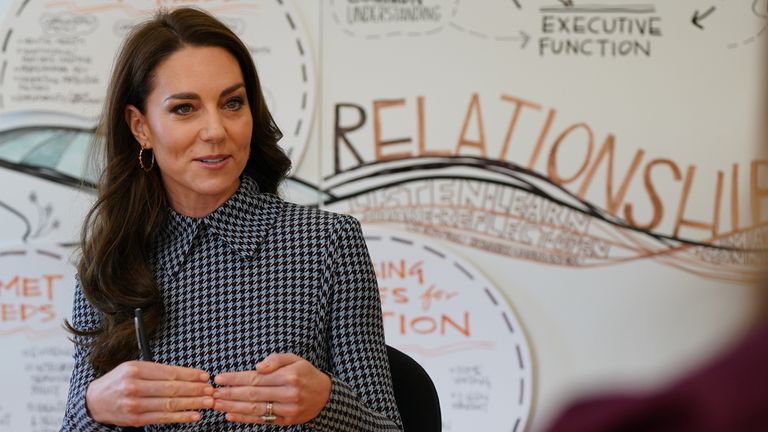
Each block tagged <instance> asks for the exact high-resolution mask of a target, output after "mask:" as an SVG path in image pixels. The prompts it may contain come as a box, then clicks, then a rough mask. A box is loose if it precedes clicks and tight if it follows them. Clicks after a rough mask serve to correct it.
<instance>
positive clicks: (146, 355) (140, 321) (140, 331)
mask: <svg viewBox="0 0 768 432" xmlns="http://www.w3.org/2000/svg"><path fill="white" fill-rule="evenodd" d="M133 325H134V327H136V340H137V341H138V342H139V351H140V352H141V359H142V360H144V361H153V359H152V351H151V350H150V349H149V341H147V332H146V330H144V315H143V313H142V312H141V308H136V309H135V310H134V311H133Z"/></svg>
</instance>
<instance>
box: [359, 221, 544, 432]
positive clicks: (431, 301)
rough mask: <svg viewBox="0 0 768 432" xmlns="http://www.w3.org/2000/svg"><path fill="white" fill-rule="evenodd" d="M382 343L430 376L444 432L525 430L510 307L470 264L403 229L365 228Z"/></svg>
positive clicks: (523, 370) (526, 366) (525, 388)
mask: <svg viewBox="0 0 768 432" xmlns="http://www.w3.org/2000/svg"><path fill="white" fill-rule="evenodd" d="M365 239H366V242H367V243H368V247H369V249H370V252H371V259H372V260H373V264H374V268H375V269H376V277H377V279H378V282H379V293H380V295H381V302H382V307H383V315H384V331H385V333H386V337H387V343H388V344H390V345H392V346H394V347H396V348H398V349H401V350H402V351H404V352H406V353H408V354H409V355H411V356H412V357H413V358H415V359H416V360H417V361H418V362H419V363H420V364H421V365H422V366H424V368H425V369H426V370H427V371H428V372H429V374H430V376H431V377H432V379H433V380H434V381H435V386H436V387H437V392H438V394H439V396H440V404H441V408H442V413H443V430H444V431H454V432H464V431H467V430H471V429H472V428H479V429H482V430H505V431H518V432H522V431H524V430H526V428H527V425H528V420H529V416H530V411H531V406H532V400H533V368H532V366H533V364H532V355H531V349H530V347H529V345H528V341H527V339H526V336H525V334H524V330H523V327H522V326H521V324H520V322H519V320H518V318H517V316H516V314H515V312H514V311H513V310H512V309H511V308H510V307H509V305H508V304H507V303H506V301H505V300H504V296H503V295H502V294H501V293H500V292H499V291H498V290H497V289H496V287H494V285H493V284H492V283H491V282H490V281H489V280H487V279H486V278H485V277H483V275H482V274H480V273H479V272H478V271H477V270H475V269H474V268H473V267H472V265H471V264H470V263H468V262H466V261H465V260H462V259H460V258H458V257H456V256H454V255H453V254H451V253H449V252H447V251H445V250H444V249H442V248H441V247H440V246H439V245H436V244H435V243H434V242H426V241H424V240H422V239H421V238H419V237H418V236H413V235H412V234H409V233H406V232H397V231H390V230H382V229H366V230H365Z"/></svg>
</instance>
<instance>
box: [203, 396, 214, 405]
mask: <svg viewBox="0 0 768 432" xmlns="http://www.w3.org/2000/svg"><path fill="white" fill-rule="evenodd" d="M203 405H205V406H207V407H212V406H213V398H205V399H203Z"/></svg>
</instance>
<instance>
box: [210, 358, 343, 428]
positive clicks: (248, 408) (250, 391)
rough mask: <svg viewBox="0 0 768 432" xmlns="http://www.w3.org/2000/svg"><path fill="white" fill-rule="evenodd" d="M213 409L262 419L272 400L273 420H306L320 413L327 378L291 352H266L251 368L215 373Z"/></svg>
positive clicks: (240, 418) (245, 419)
mask: <svg viewBox="0 0 768 432" xmlns="http://www.w3.org/2000/svg"><path fill="white" fill-rule="evenodd" d="M214 381H215V382H216V384H218V385H219V386H220V387H219V388H218V389H216V391H215V393H214V394H213V397H214V398H215V400H216V403H215V405H214V409H215V410H218V411H223V412H225V413H226V418H227V420H229V421H232V422H240V423H264V421H263V420H262V418H261V416H263V415H264V414H266V412H267V402H271V403H272V413H273V414H274V415H275V416H276V417H277V419H276V420H275V421H274V423H275V424H279V425H289V424H299V423H306V422H308V421H310V420H312V419H313V418H315V417H317V415H318V414H320V411H321V410H322V409H323V407H324V406H325V404H326V402H328V397H329V396H330V394H331V378H330V377H329V376H328V375H326V374H325V373H323V372H322V371H320V370H318V369H317V368H316V367H314V366H313V365H312V363H310V362H308V361H306V360H304V359H303V358H301V357H299V356H297V355H295V354H274V353H273V354H270V355H269V356H268V357H267V358H265V359H264V360H263V361H261V362H259V363H258V364H257V365H256V370H255V371H244V372H225V373H222V374H219V375H218V376H216V378H215V380H214Z"/></svg>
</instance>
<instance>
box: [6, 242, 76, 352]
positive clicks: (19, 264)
mask: <svg viewBox="0 0 768 432" xmlns="http://www.w3.org/2000/svg"><path fill="white" fill-rule="evenodd" d="M70 253H71V252H68V251H67V250H65V249H63V248H60V247H58V246H53V245H45V246H31V245H9V244H7V245H5V246H1V247H0V286H2V291H3V292H2V297H3V298H2V302H0V303H2V312H1V314H2V319H0V337H4V338H8V337H13V336H14V335H24V336H26V337H27V338H30V339H35V340H36V339H47V338H54V339H58V338H61V337H62V334H63V332H64V330H63V329H62V327H61V323H62V320H63V319H64V318H67V317H69V314H70V310H71V308H72V293H73V292H74V280H75V279H74V274H75V269H74V266H73V265H72V263H71V262H70V261H69V257H70Z"/></svg>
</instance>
